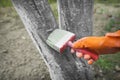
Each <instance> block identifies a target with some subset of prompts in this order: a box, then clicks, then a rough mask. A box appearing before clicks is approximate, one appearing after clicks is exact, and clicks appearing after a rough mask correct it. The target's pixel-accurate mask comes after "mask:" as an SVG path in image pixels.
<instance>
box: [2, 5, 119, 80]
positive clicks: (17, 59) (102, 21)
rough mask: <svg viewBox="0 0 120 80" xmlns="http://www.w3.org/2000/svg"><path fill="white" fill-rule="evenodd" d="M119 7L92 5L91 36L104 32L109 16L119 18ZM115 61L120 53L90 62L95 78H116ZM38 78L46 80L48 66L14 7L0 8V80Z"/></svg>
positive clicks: (98, 79)
mask: <svg viewBox="0 0 120 80" xmlns="http://www.w3.org/2000/svg"><path fill="white" fill-rule="evenodd" d="M119 10H120V5H118V6H117V7H116V6H110V5H105V4H96V5H95V8H94V18H93V19H94V27H93V35H104V34H105V33H106V32H107V31H106V30H108V29H106V30H105V26H107V25H109V24H111V22H109V21H111V19H115V20H116V19H118V18H119V21H120V17H119V15H118V13H120V11H119ZM118 26H119V25H118ZM108 28H109V27H108ZM112 30H116V29H114V28H112ZM104 57H105V58H106V59H107V60H109V61H106V59H104ZM110 61H112V62H113V63H114V66H112V68H111V67H110V68H108V67H109V66H111V64H112V63H110ZM119 61H120V54H115V55H109V56H107V57H106V56H101V59H100V60H99V61H98V62H96V63H95V64H94V65H93V70H94V71H95V77H96V78H95V80H120V62H119ZM102 64H104V66H103V65H102ZM112 65H113V64H112ZM38 79H39V80H50V77H49V73H48V68H47V67H46V65H45V63H44V61H43V59H42V58H41V56H40V54H39V52H38V50H37V49H36V47H35V45H34V43H33V42H32V40H31V38H30V36H29V35H28V33H27V31H26V30H25V27H24V25H23V23H22V21H21V20H20V18H19V16H18V15H17V13H16V11H15V9H14V8H13V7H10V8H0V80H38Z"/></svg>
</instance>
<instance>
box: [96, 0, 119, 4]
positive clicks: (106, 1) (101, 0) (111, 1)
mask: <svg viewBox="0 0 120 80" xmlns="http://www.w3.org/2000/svg"><path fill="white" fill-rule="evenodd" d="M95 2H97V3H104V4H116V3H120V0H95Z"/></svg>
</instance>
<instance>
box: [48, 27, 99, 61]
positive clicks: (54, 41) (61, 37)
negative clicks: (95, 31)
mask: <svg viewBox="0 0 120 80" xmlns="http://www.w3.org/2000/svg"><path fill="white" fill-rule="evenodd" d="M75 36H76V35H75V34H74V33H72V32H69V31H65V30H61V29H56V30H54V31H53V32H52V33H51V34H50V35H49V36H48V39H47V40H46V42H47V44H48V45H49V46H50V47H51V48H53V49H54V50H56V51H57V52H59V53H63V51H65V49H66V48H67V47H71V48H72V42H73V41H74V40H75ZM74 50H75V51H77V52H81V53H83V54H88V55H90V56H91V58H92V59H93V60H94V61H96V60H97V59H98V55H97V54H95V53H94V52H93V51H90V50H88V49H74Z"/></svg>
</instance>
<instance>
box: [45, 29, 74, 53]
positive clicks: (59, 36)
mask: <svg viewBox="0 0 120 80" xmlns="http://www.w3.org/2000/svg"><path fill="white" fill-rule="evenodd" d="M74 39H75V34H74V33H71V32H68V31H65V30H60V29H56V30H54V31H53V32H52V33H51V34H50V35H49V37H48V39H47V40H46V42H47V44H48V45H49V46H50V47H52V48H53V49H54V50H56V51H58V52H60V53H62V52H63V51H64V50H65V49H66V47H67V42H68V41H73V40H74Z"/></svg>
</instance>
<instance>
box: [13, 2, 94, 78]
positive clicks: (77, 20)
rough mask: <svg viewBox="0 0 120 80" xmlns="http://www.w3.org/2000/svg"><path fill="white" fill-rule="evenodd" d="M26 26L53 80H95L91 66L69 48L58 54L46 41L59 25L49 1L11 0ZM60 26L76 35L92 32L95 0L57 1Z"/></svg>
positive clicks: (85, 34)
mask: <svg viewBox="0 0 120 80" xmlns="http://www.w3.org/2000/svg"><path fill="white" fill-rule="evenodd" d="M12 2H13V5H14V7H15V9H16V11H17V12H18V14H19V15H20V17H21V19H22V21H23V23H24V25H25V28H26V29H27V31H28V33H29V34H30V36H31V38H32V40H33V41H34V43H35V45H36V46H37V48H38V50H39V51H40V54H41V56H42V57H43V59H44V61H45V62H46V65H47V66H48V68H49V72H50V76H51V79H52V80H93V72H92V70H91V67H90V66H89V65H88V64H87V63H86V62H85V61H84V60H83V59H78V58H76V56H75V54H71V53H70V50H69V49H68V50H67V51H66V52H65V53H63V54H59V53H58V52H56V51H54V50H53V49H51V48H50V47H48V45H47V44H46V42H45V41H46V39H47V37H48V36H49V34H50V33H51V32H52V31H53V30H55V29H56V28H58V25H57V23H56V20H55V18H54V16H53V13H52V11H51V8H50V6H49V4H48V1H47V0H12ZM58 6H59V7H58V10H59V27H60V28H61V29H65V30H68V31H71V32H74V33H75V34H76V35H77V38H81V37H83V36H88V35H91V33H92V10H93V0H58Z"/></svg>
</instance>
